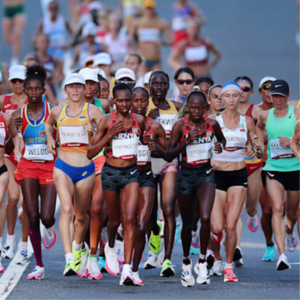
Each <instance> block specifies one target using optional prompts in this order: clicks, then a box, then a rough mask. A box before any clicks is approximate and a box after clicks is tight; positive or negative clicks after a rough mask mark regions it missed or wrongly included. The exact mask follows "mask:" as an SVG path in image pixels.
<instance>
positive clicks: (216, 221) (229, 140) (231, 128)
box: [211, 81, 262, 282]
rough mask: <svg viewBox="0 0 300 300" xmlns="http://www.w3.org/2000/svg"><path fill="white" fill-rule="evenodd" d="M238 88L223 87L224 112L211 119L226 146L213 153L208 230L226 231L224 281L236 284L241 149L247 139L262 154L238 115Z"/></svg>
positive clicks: (243, 178)
mask: <svg viewBox="0 0 300 300" xmlns="http://www.w3.org/2000/svg"><path fill="white" fill-rule="evenodd" d="M240 99H241V89H240V87H239V86H238V84H237V83H236V82H234V81H229V82H227V83H226V84H224V85H223V88H222V100H223V103H224V105H225V110H224V111H223V112H221V113H218V114H217V115H214V116H212V118H214V119H216V120H217V121H218V122H219V124H220V126H221V129H222V131H223V134H224V136H225V138H226V147H225V148H224V150H223V152H222V153H221V154H217V153H216V152H214V151H213V157H212V159H213V167H214V170H215V174H216V183H217V186H216V197H215V202H214V206H213V210H212V214H211V231H212V233H213V234H215V235H217V236H218V235H221V234H222V230H223V229H224V228H225V230H226V264H225V268H224V282H227V281H230V282H237V281H238V278H237V276H236V275H235V274H234V273H233V269H232V261H233V255H234V251H235V247H236V244H237V232H236V227H237V222H238V219H239V217H240V214H241V212H242V209H243V204H244V200H245V197H246V193H247V185H248V182H247V171H246V163H245V161H244V149H245V146H246V143H247V140H248V139H250V141H251V142H252V144H253V146H254V151H256V152H257V154H256V155H257V156H258V157H260V156H261V155H262V151H261V145H260V143H259V141H258V138H257V136H256V135H255V125H254V122H253V120H252V119H251V118H249V117H245V116H244V115H241V114H240V113H239V112H238V110H237V109H238V105H239V102H240ZM213 250H214V252H215V257H216V259H217V260H221V259H222V258H221V256H220V253H219V250H218V249H213Z"/></svg>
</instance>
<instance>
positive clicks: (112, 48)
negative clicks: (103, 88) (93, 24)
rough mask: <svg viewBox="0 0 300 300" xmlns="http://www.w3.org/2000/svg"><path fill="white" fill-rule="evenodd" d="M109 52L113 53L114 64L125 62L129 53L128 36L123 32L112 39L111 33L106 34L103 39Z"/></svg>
mask: <svg viewBox="0 0 300 300" xmlns="http://www.w3.org/2000/svg"><path fill="white" fill-rule="evenodd" d="M103 42H104V44H105V45H106V48H107V52H108V53H109V54H110V55H111V58H112V61H113V63H114V64H124V59H125V56H126V54H127V53H128V48H127V38H126V35H125V34H123V33H119V35H118V38H117V39H116V40H113V39H112V35H111V34H110V33H108V34H106V35H105V37H104V39H103Z"/></svg>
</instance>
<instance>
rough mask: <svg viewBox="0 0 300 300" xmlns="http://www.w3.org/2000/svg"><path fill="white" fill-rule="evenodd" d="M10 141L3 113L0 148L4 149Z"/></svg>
mask: <svg viewBox="0 0 300 300" xmlns="http://www.w3.org/2000/svg"><path fill="white" fill-rule="evenodd" d="M7 139H8V131H7V126H6V123H5V120H4V117H3V115H2V113H0V148H4V146H5V143H6V141H7Z"/></svg>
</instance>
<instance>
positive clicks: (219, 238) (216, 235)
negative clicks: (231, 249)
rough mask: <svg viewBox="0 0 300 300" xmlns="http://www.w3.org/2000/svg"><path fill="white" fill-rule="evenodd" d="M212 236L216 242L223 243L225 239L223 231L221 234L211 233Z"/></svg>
mask: <svg viewBox="0 0 300 300" xmlns="http://www.w3.org/2000/svg"><path fill="white" fill-rule="evenodd" d="M210 238H211V239H212V241H214V242H215V243H221V242H222V240H223V233H222V232H221V233H220V234H214V233H212V232H211V233H210Z"/></svg>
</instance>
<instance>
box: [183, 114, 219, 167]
mask: <svg viewBox="0 0 300 300" xmlns="http://www.w3.org/2000/svg"><path fill="white" fill-rule="evenodd" d="M203 119H204V122H205V128H204V129H203V130H202V131H198V140H197V141H193V142H192V143H191V144H189V145H187V146H186V148H185V149H184V150H183V151H182V152H181V155H182V159H183V160H184V161H185V162H186V163H188V164H191V165H194V166H195V165H203V164H207V163H209V162H210V158H211V152H212V149H213V138H214V136H215V133H214V130H213V128H212V126H211V125H210V122H209V120H208V118H207V117H205V116H203ZM183 122H184V131H183V135H182V137H181V140H180V142H179V143H182V142H183V141H185V140H186V139H187V138H188V135H189V133H190V131H191V130H192V126H191V125H190V123H189V119H188V117H184V118H183Z"/></svg>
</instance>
